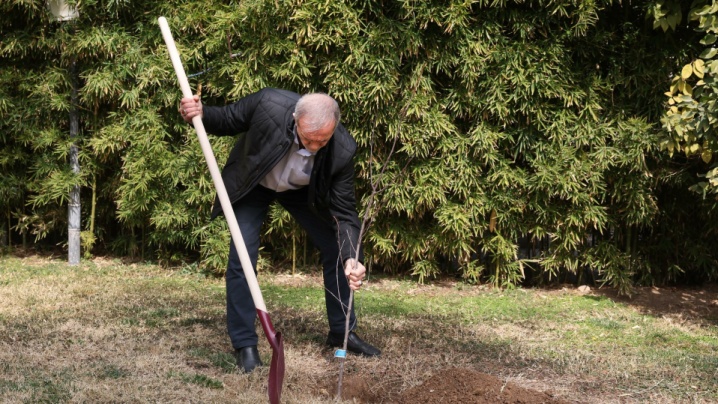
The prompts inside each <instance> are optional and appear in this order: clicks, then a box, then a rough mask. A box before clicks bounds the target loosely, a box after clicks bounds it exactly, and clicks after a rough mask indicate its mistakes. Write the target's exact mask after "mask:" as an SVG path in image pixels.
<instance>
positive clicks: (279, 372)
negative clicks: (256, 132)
mask: <svg viewBox="0 0 718 404" xmlns="http://www.w3.org/2000/svg"><path fill="white" fill-rule="evenodd" d="M158 22H159V24H160V30H162V37H163V38H164V40H165V44H167V51H168V52H169V54H170V59H171V60H172V66H174V69H175V73H176V74H177V80H178V81H179V84H180V88H181V89H182V95H183V96H184V97H192V90H191V89H190V86H189V82H188V81H187V75H186V74H185V71H184V67H183V66H182V61H181V60H180V56H179V52H177V47H176V46H175V41H174V39H173V38H172V32H171V31H170V27H169V25H168V24H167V19H165V17H160V18H158ZM192 124H193V125H194V128H195V130H196V131H197V138H199V143H200V146H202V153H204V158H205V160H207V166H208V167H209V172H210V174H212V181H213V182H214V187H215V188H216V189H217V197H218V198H219V202H220V204H221V205H222V211H223V212H224V217H225V218H227V224H228V225H229V232H230V234H231V235H232V240H233V241H234V247H235V248H236V249H237V253H238V254H239V261H240V262H241V263H242V270H243V271H244V277H245V278H246V279H247V284H248V285H249V290H250V292H251V294H252V300H253V301H254V307H255V308H256V309H257V317H259V322H260V323H261V324H262V329H263V330H264V335H266V337H267V339H268V340H269V345H271V347H272V362H271V364H270V366H269V384H268V389H267V390H268V393H269V402H270V403H272V404H277V403H279V398H280V397H281V395H282V382H283V381H284V343H283V341H282V334H281V333H279V332H276V331H274V326H273V325H272V320H271V319H270V318H269V313H267V307H266V306H265V304H264V299H263V298H262V291H261V290H260V289H259V284H258V283H257V276H256V275H255V274H254V267H253V266H252V261H251V260H250V259H249V254H248V253H247V247H246V246H245V245H244V239H243V238H242V233H241V232H240V231H239V225H238V224H237V219H236V217H235V216H234V210H233V209H232V203H231V202H230V201H229V196H228V195H227V189H226V188H225V187H224V182H223V181H222V175H221V174H220V171H219V168H218V167H217V160H216V159H215V158H214V153H213V152H212V146H211V145H210V144H209V140H208V139H207V133H206V132H205V130H204V125H203V124H202V118H200V117H199V116H196V117H194V118H192Z"/></svg>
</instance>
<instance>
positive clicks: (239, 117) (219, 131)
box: [202, 90, 265, 136]
mask: <svg viewBox="0 0 718 404" xmlns="http://www.w3.org/2000/svg"><path fill="white" fill-rule="evenodd" d="M264 95H265V90H260V91H258V92H256V93H254V94H250V95H248V96H246V97H243V98H241V99H240V100H238V101H237V102H234V103H232V104H229V105H225V106H223V107H213V106H203V107H202V112H203V115H204V116H203V117H202V123H203V124H204V127H205V129H206V130H207V133H211V134H213V135H217V136H234V135H236V134H238V133H242V132H246V131H247V130H248V129H249V126H250V123H251V122H252V116H253V115H254V111H255V109H256V108H257V106H258V105H259V103H260V101H261V100H262V97H264Z"/></svg>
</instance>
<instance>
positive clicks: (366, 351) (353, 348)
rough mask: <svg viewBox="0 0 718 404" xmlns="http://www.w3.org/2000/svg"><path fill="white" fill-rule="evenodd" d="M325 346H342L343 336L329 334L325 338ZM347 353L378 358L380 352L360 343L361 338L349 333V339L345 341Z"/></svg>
mask: <svg viewBox="0 0 718 404" xmlns="http://www.w3.org/2000/svg"><path fill="white" fill-rule="evenodd" d="M327 345H329V346H331V347H341V346H343V345H344V334H336V333H333V332H329V335H328V336H327ZM347 351H349V352H352V353H355V354H359V355H362V356H379V355H381V351H380V350H378V349H377V348H375V347H373V346H371V345H369V344H367V343H366V342H364V341H362V339H361V338H359V336H358V335H357V334H356V333H355V332H354V331H350V332H349V338H348V339H347Z"/></svg>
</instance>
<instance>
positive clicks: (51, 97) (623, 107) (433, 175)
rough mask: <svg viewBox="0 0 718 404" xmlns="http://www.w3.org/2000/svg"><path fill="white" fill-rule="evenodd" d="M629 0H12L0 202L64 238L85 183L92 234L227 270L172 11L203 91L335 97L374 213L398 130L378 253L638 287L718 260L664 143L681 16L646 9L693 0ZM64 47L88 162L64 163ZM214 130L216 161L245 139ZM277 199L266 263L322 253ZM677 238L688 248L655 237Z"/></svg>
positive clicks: (47, 236)
mask: <svg viewBox="0 0 718 404" xmlns="http://www.w3.org/2000/svg"><path fill="white" fill-rule="evenodd" d="M624 3H626V2H613V1H607V0H606V1H589V2H583V1H581V2H579V1H572V0H563V1H553V0H552V1H549V0H535V1H528V2H527V1H509V0H506V1H484V0H478V1H472V2H463V1H448V2H446V1H438V0H433V1H413V0H395V1H388V2H378V1H372V0H369V1H349V0H347V1H331V2H325V1H319V0H302V1H298V0H286V1H281V2H276V1H269V0H247V1H241V2H235V1H229V2H201V3H198V2H195V3H186V2H179V1H176V0H170V1H168V2H153V1H137V0H127V1H105V0H92V1H84V2H80V3H78V9H79V13H80V18H79V19H78V20H76V21H73V22H66V23H60V22H57V21H53V20H52V18H51V16H50V15H49V13H48V11H47V10H46V8H45V3H44V2H43V1H39V0H38V1H35V0H31V1H22V2H20V1H11V2H3V3H2V4H0V11H2V15H0V30H1V32H2V38H3V40H2V43H1V44H0V67H1V68H0V111H2V114H3V116H5V117H7V119H5V120H3V121H2V122H0V126H1V127H0V144H2V147H0V168H2V170H3V173H4V174H6V175H3V176H2V178H0V210H1V211H3V212H5V213H6V214H5V215H6V216H8V217H9V219H7V220H11V221H12V226H11V227H12V228H13V231H14V232H18V233H19V232H25V233H27V234H34V235H35V237H36V240H38V242H43V243H49V244H52V243H57V242H58V241H59V240H62V239H63V237H64V236H65V232H66V230H65V229H66V227H67V226H66V224H67V222H66V220H67V219H66V208H65V206H64V204H65V203H66V201H67V198H68V194H69V189H71V187H72V186H74V185H80V186H81V187H82V189H83V195H82V197H83V230H85V233H83V234H84V236H83V240H85V243H84V246H85V247H86V248H94V249H96V250H102V249H109V250H112V251H114V252H115V253H118V254H122V255H131V256H134V257H137V258H145V259H156V260H160V261H161V262H164V263H172V262H175V261H185V260H187V261H193V260H199V261H200V262H201V266H202V267H203V268H206V269H208V270H210V271H214V272H216V273H222V271H223V270H224V268H225V266H226V258H227V254H228V245H229V234H228V232H227V230H226V224H224V223H222V219H219V220H216V221H213V222H209V211H210V208H211V206H212V202H213V200H214V190H213V185H212V183H211V180H210V177H209V175H208V172H207V169H206V166H205V163H204V160H203V156H202V153H201V150H200V148H199V146H198V144H197V141H196V139H195V135H194V132H193V130H192V128H190V127H188V126H187V125H185V124H184V123H183V122H182V121H181V119H180V117H179V115H178V114H177V105H178V101H179V98H180V91H179V89H178V85H177V83H176V79H175V77H174V73H173V70H172V68H171V64H170V61H169V58H168V57H167V54H166V50H165V48H164V44H163V42H162V39H161V36H160V33H159V28H158V26H157V22H156V20H157V17H159V16H162V15H164V16H166V17H167V18H168V21H169V24H170V26H171V27H172V30H173V33H174V36H175V38H176V40H177V46H178V49H179V51H180V53H181V55H182V59H183V62H184V64H185V67H186V70H187V72H188V73H189V74H190V78H191V79H190V80H191V85H192V86H193V87H194V88H195V89H199V88H200V86H201V89H202V98H203V102H205V103H207V104H215V105H221V104H225V103H229V102H232V101H234V100H236V99H237V98H239V97H241V96H243V95H246V94H248V93H250V92H253V91H256V90H259V89H260V88H262V87H265V86H275V87H282V88H287V89H291V90H294V91H297V92H308V91H324V92H327V93H329V94H331V95H332V96H334V97H335V98H336V99H337V100H338V101H339V102H340V104H341V106H342V110H343V119H344V122H345V125H346V126H347V127H348V128H349V129H350V131H351V132H352V134H353V135H354V136H355V138H356V139H357V141H358V143H359V145H360V153H359V155H358V156H357V159H356V165H357V172H358V180H357V185H358V199H359V200H360V206H359V208H360V209H365V206H366V202H367V200H368V198H369V193H370V192H371V186H370V184H371V182H372V180H374V179H376V173H379V172H380V171H381V166H382V162H383V161H385V159H386V156H388V155H389V152H390V150H391V149H392V145H393V144H394V142H395V141H396V142H397V143H396V144H397V149H396V150H397V151H396V154H394V155H393V157H392V159H391V161H389V163H388V167H387V171H386V175H384V176H383V177H381V179H380V180H381V183H380V184H379V188H380V189H381V192H380V193H379V194H378V195H377V198H378V199H377V205H376V206H377V209H378V210H377V214H376V217H375V218H374V221H373V222H372V224H371V228H370V231H369V233H368V235H367V236H366V240H365V247H366V250H367V260H368V261H370V262H371V264H372V268H379V269H380V270H383V271H385V272H388V273H410V274H412V275H414V276H416V277H417V279H418V280H419V281H420V282H424V281H427V280H429V279H432V278H435V277H438V276H441V275H446V274H454V272H455V274H456V275H457V276H459V277H462V278H463V279H466V280H467V281H469V282H476V283H479V282H490V283H493V284H495V285H500V286H505V287H510V286H513V285H516V284H518V283H521V282H523V281H525V280H526V277H528V276H532V277H533V278H534V279H535V280H536V279H538V280H541V279H543V280H548V281H551V280H555V279H559V277H565V276H566V275H571V274H580V273H583V272H584V271H591V272H592V273H594V276H595V278H597V280H599V281H604V282H608V283H609V284H611V285H612V286H615V287H618V288H620V289H621V290H624V291H628V290H629V289H630V286H631V285H632V283H633V282H637V281H639V282H643V283H656V282H665V281H676V280H679V279H686V278H691V279H710V278H712V277H714V276H715V274H714V273H713V272H715V269H713V272H710V270H708V268H715V254H714V253H713V252H712V251H716V247H718V246H716V244H715V241H713V240H715V237H710V235H711V234H714V232H715V230H714V229H711V228H710V227H709V224H710V223H715V221H713V222H711V220H712V219H715V218H714V217H713V216H711V215H715V214H714V213H711V212H710V211H707V210H705V209H700V206H698V205H696V204H699V202H695V201H693V202H691V201H686V204H684V205H681V206H679V205H678V204H675V203H674V202H675V200H676V193H680V192H681V191H680V189H681V188H680V187H681V186H682V185H683V184H685V183H686V181H687V179H686V177H685V175H684V174H685V171H684V168H683V167H676V166H675V163H674V160H670V159H668V158H667V156H664V155H663V154H662V153H660V150H659V148H658V147H657V146H656V145H657V144H659V139H660V136H661V135H660V133H659V128H658V120H659V117H660V116H661V114H662V112H663V102H664V99H663V98H662V95H661V93H662V92H663V91H661V90H659V89H661V88H663V86H665V83H666V78H667V77H669V75H670V72H672V71H674V69H675V66H674V62H673V60H674V58H675V55H676V54H680V53H681V52H682V50H681V49H682V48H681V46H682V43H680V41H678V40H677V39H681V38H684V37H685V36H687V34H685V33H684V32H683V31H680V32H679V31H676V32H675V33H674V32H673V31H671V32H668V33H663V32H660V31H657V30H655V29H653V28H652V27H651V26H650V24H648V25H647V24H646V13H647V12H649V13H652V15H653V16H654V17H655V20H656V21H657V23H656V24H657V25H656V26H661V27H678V25H677V23H676V12H677V11H676V10H678V11H680V7H679V8H678V9H676V8H675V7H674V6H672V3H668V2H656V1H649V0H645V1H639V2H630V4H624ZM691 15H692V16H699V14H697V13H693V14H691ZM701 15H702V14H701ZM677 18H678V20H680V16H678V17H677ZM699 18H701V17H699ZM706 18H708V17H707V15H706ZM701 24H703V22H701ZM707 30H708V28H706V32H707ZM707 33H708V34H710V32H707ZM708 56H709V55H708V54H706V55H704V56H702V57H701V59H702V60H704V63H703V65H700V63H696V62H694V63H693V64H692V65H691V75H690V76H689V77H686V78H684V79H680V80H683V81H679V83H680V82H684V83H685V84H683V85H681V84H678V85H676V87H675V89H676V90H675V91H676V94H677V92H680V93H681V95H673V96H672V97H673V98H677V99H676V100H675V102H677V103H678V102H680V103H682V104H680V105H681V108H688V106H689V105H692V104H691V103H690V102H689V101H688V99H687V98H685V97H686V96H689V97H690V94H685V93H686V92H687V88H688V87H687V86H689V85H690V86H691V87H692V88H694V90H693V97H694V98H695V95H696V92H697V90H695V88H697V87H696V84H689V83H692V82H691V81H690V80H694V77H695V78H697V76H696V74H697V73H696V72H698V71H699V70H700V69H701V68H702V69H703V70H702V72H703V74H704V76H706V77H707V75H706V72H708V71H710V69H712V66H713V65H711V64H710V63H709V61H708V59H710V58H708ZM711 57H712V55H711ZM73 61H74V62H75V63H76V65H77V68H78V71H79V79H80V97H79V105H77V107H78V108H79V111H80V122H81V136H80V139H79V140H78V141H77V143H78V145H79V148H80V165H81V173H80V174H79V175H75V174H73V173H72V172H71V171H70V170H69V168H68V164H67V153H68V146H69V144H70V143H71V142H72V141H73V140H75V139H69V136H68V135H67V133H68V127H69V121H68V112H69V111H70V110H71V109H72V107H74V106H73V105H70V101H69V100H70V97H69V92H70V89H71V82H72V77H71V76H72V75H71V70H70V66H71V64H72V62H73ZM699 66H702V67H699ZM704 81H706V80H705V78H704ZM707 82H708V81H706V83H707ZM674 84H675V83H674ZM698 87H709V85H708V84H705V85H702V86H698ZM701 91H703V92H702V94H706V95H707V94H708V93H709V92H707V91H705V90H701ZM684 104H685V105H684ZM706 105H707V104H706ZM685 111H688V109H686V110H685ZM691 111H693V110H691ZM682 113H683V112H681V114H682ZM700 113H703V112H700V111H699V110H695V111H694V114H695V115H696V116H697V115H700ZM705 114H706V116H710V111H707V112H705ZM706 119H708V121H707V122H708V123H707V124H708V125H709V126H707V127H705V126H700V128H701V131H702V132H700V133H697V134H696V133H695V132H696V130H695V129H690V130H689V129H686V130H684V134H685V133H689V132H690V133H693V135H692V136H695V138H696V139H697V140H696V141H692V143H691V144H690V145H688V144H687V143H686V145H687V146H688V149H690V150H693V149H694V148H695V147H694V146H692V145H693V144H699V146H700V148H701V149H700V150H699V151H700V154H703V150H705V149H706V148H707V149H711V150H714V149H712V147H713V146H711V145H712V143H710V141H709V142H708V143H707V146H704V144H705V142H704V140H706V139H708V136H709V132H710V131H709V129H710V128H711V126H710V122H711V121H710V119H709V118H706ZM696 122H698V121H696ZM672 125H673V124H672ZM701 125H704V124H701ZM695 127H698V126H695ZM704 129H705V130H704ZM691 131H693V132H691ZM711 133H712V132H711ZM701 136H702V137H701ZM699 140H700V141H699ZM211 142H212V144H213V147H214V151H215V154H216V155H217V160H218V161H220V162H222V161H225V159H226V156H227V153H228V151H229V149H230V147H231V145H232V144H233V142H234V139H232V138H212V139H211ZM672 144H673V145H674V146H673V147H674V149H677V148H678V147H681V150H684V149H685V147H686V145H683V144H680V146H678V145H677V143H675V142H674V143H672ZM696 152H698V151H696ZM95 181H96V184H97V186H96V188H95V190H96V193H97V211H96V213H95V216H94V218H93V219H94V223H95V228H94V230H92V231H91V232H90V233H87V232H88V231H90V230H89V223H90V221H91V220H90V219H91V218H90V215H91V212H90V210H89V206H90V205H91V204H90V203H89V198H90V192H87V191H88V190H89V187H90V184H93V183H95ZM681 197H682V196H681ZM690 211H699V212H702V213H701V215H704V216H703V217H702V218H700V220H698V222H699V223H701V225H702V226H704V228H705V231H704V232H703V233H702V234H698V233H697V232H696V231H695V230H690V229H689V228H688V226H687V225H685V223H686V222H685V221H684V222H678V221H679V220H684V219H685V216H684V213H686V212H690ZM268 219H269V220H268V222H267V227H266V229H265V232H264V233H263V235H262V238H263V245H264V246H266V249H265V250H264V252H263V254H262V256H261V260H271V262H281V261H284V262H288V261H291V262H293V263H294V264H296V263H298V262H301V263H302V264H303V265H308V264H311V260H312V259H314V258H313V256H312V255H311V254H312V253H311V252H310V253H309V258H310V259H307V256H308V254H307V252H306V251H307V249H308V242H307V240H306V236H305V235H304V234H303V233H302V232H301V231H300V229H299V228H298V227H297V226H296V224H295V223H294V222H293V221H291V220H289V218H288V215H287V214H286V212H284V211H283V210H281V209H279V208H276V207H274V208H272V209H271V211H270V213H269V215H268ZM519 240H525V244H526V245H520V243H519ZM665 240H673V241H675V243H676V244H675V245H680V246H681V247H680V248H671V249H668V250H666V249H664V248H661V247H662V246H663V244H661V243H663V242H665ZM681 240H682V241H681ZM527 246H530V247H527ZM684 246H685V247H686V248H683V247H684ZM689 247H690V248H689ZM300 250H301V254H300V253H299V251H300ZM300 256H301V257H302V259H301V260H300V259H299V257H300ZM676 262H680V263H681V264H680V270H676ZM269 264H270V262H269V261H263V262H261V266H262V267H264V266H267V267H268V266H269ZM527 270H530V273H531V275H528V274H527Z"/></svg>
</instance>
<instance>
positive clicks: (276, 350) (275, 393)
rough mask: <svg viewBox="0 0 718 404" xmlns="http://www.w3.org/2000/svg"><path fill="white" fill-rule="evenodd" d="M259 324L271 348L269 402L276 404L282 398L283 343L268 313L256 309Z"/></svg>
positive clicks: (280, 334)
mask: <svg viewBox="0 0 718 404" xmlns="http://www.w3.org/2000/svg"><path fill="white" fill-rule="evenodd" d="M257 316H259V322H260V323H262V329H264V335H265V336H266V337H267V341H269V345H271V347H272V362H271V363H270V365H269V385H268V388H267V389H268V391H269V402H270V403H272V404H278V403H279V398H280V397H281V396H282V383H283V382H284V341H283V340H282V333H281V332H275V331H274V326H273V325H272V320H271V319H270V318H269V313H267V312H266V311H262V310H259V309H257Z"/></svg>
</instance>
